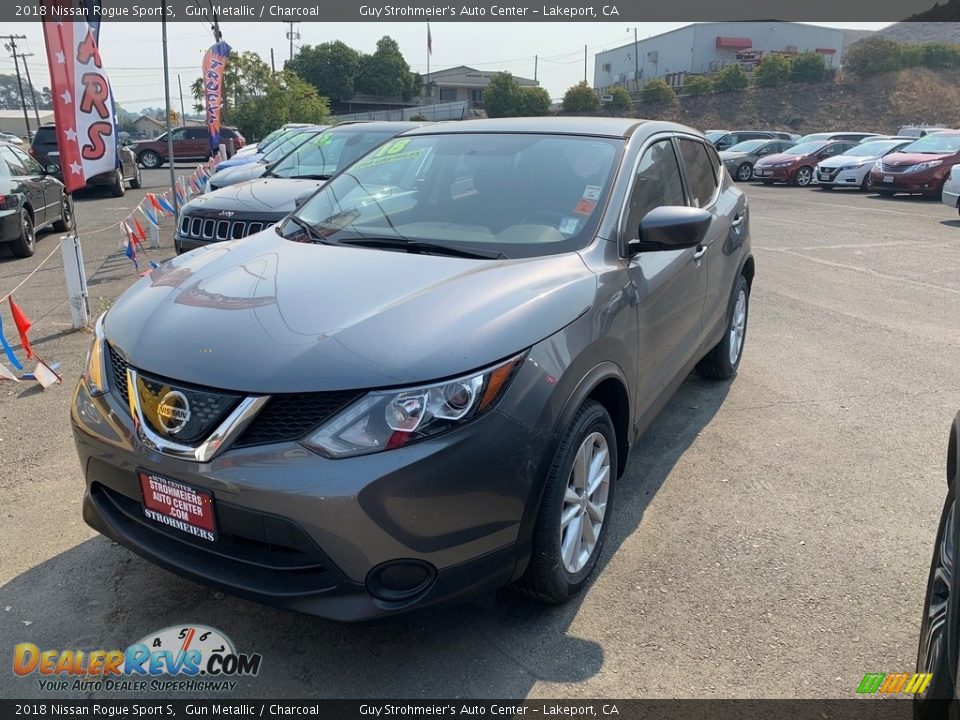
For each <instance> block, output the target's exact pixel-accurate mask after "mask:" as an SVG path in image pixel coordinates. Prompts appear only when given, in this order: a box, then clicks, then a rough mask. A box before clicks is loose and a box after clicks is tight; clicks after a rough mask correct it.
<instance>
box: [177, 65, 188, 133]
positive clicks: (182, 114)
mask: <svg viewBox="0 0 960 720" xmlns="http://www.w3.org/2000/svg"><path fill="white" fill-rule="evenodd" d="M177 86H178V87H179V88H180V121H181V122H182V123H183V124H184V125H186V124H187V112H186V110H184V109H183V82H181V80H180V73H177Z"/></svg>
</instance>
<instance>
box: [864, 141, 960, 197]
mask: <svg viewBox="0 0 960 720" xmlns="http://www.w3.org/2000/svg"><path fill="white" fill-rule="evenodd" d="M957 164H960V130H946V131H943V132H936V133H931V134H929V135H926V136H924V137H922V138H920V139H919V140H917V141H916V142H915V143H911V144H910V145H907V146H906V147H905V148H903V149H902V150H900V152H895V153H891V154H890V155H887V156H886V157H885V158H881V160H880V161H879V162H878V163H877V164H876V165H875V166H874V168H873V170H871V171H870V186H871V187H872V188H873V190H875V191H876V192H878V193H880V194H881V195H895V194H896V193H898V192H902V193H917V194H920V195H929V196H931V197H936V198H939V197H940V194H941V193H942V192H943V183H944V182H946V179H947V178H948V177H949V176H950V169H951V168H952V167H953V166H954V165H957Z"/></svg>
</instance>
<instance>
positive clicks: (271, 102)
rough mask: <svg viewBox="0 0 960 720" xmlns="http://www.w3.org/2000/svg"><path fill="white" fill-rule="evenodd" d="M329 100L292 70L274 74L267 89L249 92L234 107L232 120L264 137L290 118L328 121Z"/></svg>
mask: <svg viewBox="0 0 960 720" xmlns="http://www.w3.org/2000/svg"><path fill="white" fill-rule="evenodd" d="M329 118H330V104H329V102H328V101H327V99H326V98H325V97H322V96H321V95H320V93H318V92H317V89H316V88H315V87H314V86H313V85H311V84H310V83H308V82H307V81H306V80H303V79H302V78H301V77H300V76H299V75H297V74H296V73H295V72H293V71H292V70H284V71H283V72H279V73H277V74H276V75H275V76H273V77H272V78H271V79H270V81H269V82H268V84H267V87H266V89H265V92H264V93H263V94H262V95H258V96H248V97H246V98H244V99H243V100H241V101H240V104H239V105H237V106H236V107H235V108H234V109H233V114H232V116H231V120H230V124H231V125H236V126H237V127H238V128H240V132H242V133H243V134H244V135H246V136H247V137H251V138H261V137H264V136H265V135H266V134H267V133H269V132H271V131H273V130H275V129H276V128H278V127H280V126H281V125H284V124H286V123H288V122H306V123H316V124H321V123H325V122H327V121H328V120H329Z"/></svg>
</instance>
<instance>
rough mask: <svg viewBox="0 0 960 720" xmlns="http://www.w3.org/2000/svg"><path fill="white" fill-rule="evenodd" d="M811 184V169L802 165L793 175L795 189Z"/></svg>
mask: <svg viewBox="0 0 960 720" xmlns="http://www.w3.org/2000/svg"><path fill="white" fill-rule="evenodd" d="M811 182H813V168H812V167H810V166H809V165H803V166H802V167H800V168H799V169H798V170H797V171H796V172H795V173H794V174H793V184H794V185H796V186H797V187H807V186H808V185H809V184H810V183H811Z"/></svg>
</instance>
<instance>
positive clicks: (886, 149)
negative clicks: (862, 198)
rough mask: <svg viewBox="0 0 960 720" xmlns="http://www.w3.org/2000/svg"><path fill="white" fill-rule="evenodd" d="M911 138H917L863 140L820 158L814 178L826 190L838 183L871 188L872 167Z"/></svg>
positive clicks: (906, 143)
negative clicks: (823, 158)
mask: <svg viewBox="0 0 960 720" xmlns="http://www.w3.org/2000/svg"><path fill="white" fill-rule="evenodd" d="M911 142H914V141H913V140H910V139H902V138H901V139H887V140H873V141H871V142H862V143H860V144H859V145H857V146H856V147H854V148H850V149H849V150H847V151H846V152H845V153H844V154H843V155H834V156H833V157H829V158H826V159H825V160H821V161H820V162H819V163H818V164H817V167H816V170H815V171H814V178H815V179H816V181H817V185H818V186H820V188H822V189H823V190H833V189H834V188H835V187H852V188H857V189H859V190H868V189H869V184H870V171H871V170H872V169H873V166H874V165H875V164H876V163H877V161H878V160H879V159H880V158H882V157H883V156H885V155H889V154H890V153H892V152H896V151H897V150H899V149H900V148H902V147H906V146H907V145H909V144H910V143H911Z"/></svg>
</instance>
